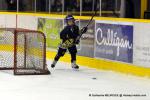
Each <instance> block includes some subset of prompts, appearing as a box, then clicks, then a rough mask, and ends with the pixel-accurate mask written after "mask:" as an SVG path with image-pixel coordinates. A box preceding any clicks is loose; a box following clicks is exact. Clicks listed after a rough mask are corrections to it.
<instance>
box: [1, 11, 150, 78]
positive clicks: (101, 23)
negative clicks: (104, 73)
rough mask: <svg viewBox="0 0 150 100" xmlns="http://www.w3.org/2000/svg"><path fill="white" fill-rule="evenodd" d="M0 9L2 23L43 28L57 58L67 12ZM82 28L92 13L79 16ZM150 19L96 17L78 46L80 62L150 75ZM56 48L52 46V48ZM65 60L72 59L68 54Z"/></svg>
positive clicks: (93, 66) (49, 47)
mask: <svg viewBox="0 0 150 100" xmlns="http://www.w3.org/2000/svg"><path fill="white" fill-rule="evenodd" d="M17 14H18V15H17V16H16V13H8V12H1V13H0V27H12V28H15V27H16V26H17V27H19V28H27V29H32V30H40V31H43V32H44V33H45V34H46V36H47V48H48V49H47V50H48V51H47V57H48V58H50V59H53V57H54V56H55V54H56V50H57V46H58V45H59V42H60V40H59V34H58V33H59V32H60V31H61V30H62V29H63V27H64V26H65V22H64V20H63V18H64V17H65V16H63V15H51V14H33V13H17ZM75 18H76V19H77V20H76V23H77V24H78V25H79V26H80V28H82V27H83V26H85V25H86V24H87V23H88V20H89V19H90V16H88V17H84V16H75ZM149 27H150V20H141V19H123V18H103V17H95V18H94V21H93V22H92V24H91V25H90V26H89V30H88V32H87V34H85V35H84V36H83V38H82V39H81V45H79V46H78V51H79V52H78V57H77V62H78V64H80V65H84V66H88V67H92V68H96V69H104V70H113V71H117V72H121V73H127V74H134V75H137V76H150V45H149V44H150V40H149V37H150V34H149V33H150V32H149ZM51 49H52V50H51ZM62 61H65V62H70V56H69V55H68V54H67V55H66V56H65V57H64V58H62Z"/></svg>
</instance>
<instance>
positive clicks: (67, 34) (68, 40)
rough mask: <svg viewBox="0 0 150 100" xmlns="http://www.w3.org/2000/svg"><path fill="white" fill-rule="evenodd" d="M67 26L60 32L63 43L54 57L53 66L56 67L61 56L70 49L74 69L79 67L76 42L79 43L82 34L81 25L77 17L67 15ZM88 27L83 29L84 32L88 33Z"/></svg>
mask: <svg viewBox="0 0 150 100" xmlns="http://www.w3.org/2000/svg"><path fill="white" fill-rule="evenodd" d="M65 22H66V24H67V25H66V27H65V28H64V29H63V30H62V31H61V32H60V39H61V41H62V42H61V44H60V45H59V49H58V52H57V54H56V56H55V58H54V61H53V63H52V64H51V67H52V68H54V67H55V65H56V63H57V62H58V60H59V59H60V57H63V56H64V54H65V53H66V51H67V50H68V51H69V53H70V54H71V66H72V68H73V69H79V66H78V65H77V64H76V54H77V48H76V44H79V40H77V37H78V36H79V34H80V31H79V27H78V26H77V25H76V24H75V19H74V17H73V16H72V15H67V16H66V18H65ZM86 31H87V27H84V28H82V29H81V32H82V33H86Z"/></svg>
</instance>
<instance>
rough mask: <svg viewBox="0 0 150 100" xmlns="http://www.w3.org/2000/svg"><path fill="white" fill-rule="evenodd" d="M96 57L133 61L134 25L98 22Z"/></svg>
mask: <svg viewBox="0 0 150 100" xmlns="http://www.w3.org/2000/svg"><path fill="white" fill-rule="evenodd" d="M94 55H95V57H97V58H104V59H110V60H116V61H122V62H127V63H132V62H133V25H132V24H123V23H111V24H110V22H109V23H105V22H98V21H97V22H96V32H95V52H94Z"/></svg>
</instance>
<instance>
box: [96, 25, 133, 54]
mask: <svg viewBox="0 0 150 100" xmlns="http://www.w3.org/2000/svg"><path fill="white" fill-rule="evenodd" d="M98 35H99V36H98ZM117 35H118V33H117V32H114V30H112V29H108V30H107V37H104V33H103V31H102V29H101V28H98V29H97V30H96V36H95V37H96V38H95V39H96V43H97V44H98V45H105V46H114V47H116V48H117V56H119V55H120V48H127V49H132V47H133V45H132V43H131V44H130V42H129V40H128V39H127V38H126V39H125V38H120V37H119V36H117Z"/></svg>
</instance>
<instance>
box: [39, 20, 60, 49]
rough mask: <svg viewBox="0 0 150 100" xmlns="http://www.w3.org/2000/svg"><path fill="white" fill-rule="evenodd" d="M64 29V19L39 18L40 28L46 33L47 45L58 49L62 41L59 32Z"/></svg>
mask: <svg viewBox="0 0 150 100" xmlns="http://www.w3.org/2000/svg"><path fill="white" fill-rule="evenodd" d="M62 29H63V19H49V18H39V19H38V30H39V31H42V32H43V33H45V35H46V40H47V47H48V48H54V49H56V48H57V47H58V45H59V43H60V37H59V33H60V31H61V30H62Z"/></svg>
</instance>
